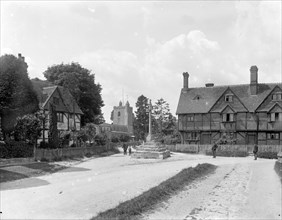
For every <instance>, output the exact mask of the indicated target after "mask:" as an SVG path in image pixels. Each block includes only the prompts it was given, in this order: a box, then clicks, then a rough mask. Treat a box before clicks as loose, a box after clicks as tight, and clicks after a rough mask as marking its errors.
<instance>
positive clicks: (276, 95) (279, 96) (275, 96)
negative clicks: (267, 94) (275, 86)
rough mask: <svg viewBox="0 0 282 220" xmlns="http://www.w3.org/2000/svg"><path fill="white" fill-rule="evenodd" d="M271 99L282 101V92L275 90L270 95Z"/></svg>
mask: <svg viewBox="0 0 282 220" xmlns="http://www.w3.org/2000/svg"><path fill="white" fill-rule="evenodd" d="M272 100H273V101H282V92H277V93H274V94H273V95H272Z"/></svg>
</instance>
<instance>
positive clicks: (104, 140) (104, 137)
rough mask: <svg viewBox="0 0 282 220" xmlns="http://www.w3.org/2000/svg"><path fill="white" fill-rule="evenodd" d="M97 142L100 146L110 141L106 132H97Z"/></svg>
mask: <svg viewBox="0 0 282 220" xmlns="http://www.w3.org/2000/svg"><path fill="white" fill-rule="evenodd" d="M95 142H96V143H97V145H99V146H103V145H106V143H107V142H108V137H107V135H105V134H97V135H96V136H95Z"/></svg>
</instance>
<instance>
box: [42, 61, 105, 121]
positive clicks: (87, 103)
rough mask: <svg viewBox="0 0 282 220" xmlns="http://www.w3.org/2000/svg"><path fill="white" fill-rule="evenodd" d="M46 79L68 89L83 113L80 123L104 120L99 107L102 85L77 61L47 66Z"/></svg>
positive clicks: (100, 104) (100, 106) (101, 104)
mask: <svg viewBox="0 0 282 220" xmlns="http://www.w3.org/2000/svg"><path fill="white" fill-rule="evenodd" d="M44 76H45V77H46V79H47V80H48V81H49V82H51V83H53V84H55V85H59V86H64V87H66V88H68V89H69V91H70V92H71V94H72V95H73V96H74V98H75V100H76V101H77V103H78V105H79V107H80V108H81V110H82V112H83V113H84V115H83V116H82V119H81V122H82V125H85V124H86V123H90V122H92V123H95V124H101V123H103V122H104V118H103V114H102V111H101V108H102V107H103V106H104V102H103V100H102V96H101V91H102V87H101V85H100V84H99V83H98V84H96V83H95V77H94V74H91V71H90V70H88V69H86V68H83V67H81V65H80V64H79V63H74V62H72V63H71V64H63V63H62V64H58V65H53V66H51V67H48V68H47V70H46V71H45V72H44Z"/></svg>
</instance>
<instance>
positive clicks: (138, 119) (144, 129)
mask: <svg viewBox="0 0 282 220" xmlns="http://www.w3.org/2000/svg"><path fill="white" fill-rule="evenodd" d="M136 109H137V110H136V111H135V115H136V116H135V118H134V121H133V130H134V136H135V137H136V139H137V140H140V139H141V140H145V139H146V134H147V133H148V129H149V128H148V126H149V114H148V112H149V102H148V98H147V97H145V96H144V95H141V96H139V97H138V99H137V102H136Z"/></svg>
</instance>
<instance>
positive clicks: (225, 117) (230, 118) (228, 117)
mask: <svg viewBox="0 0 282 220" xmlns="http://www.w3.org/2000/svg"><path fill="white" fill-rule="evenodd" d="M222 121H223V122H233V121H234V114H233V113H227V114H222Z"/></svg>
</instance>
